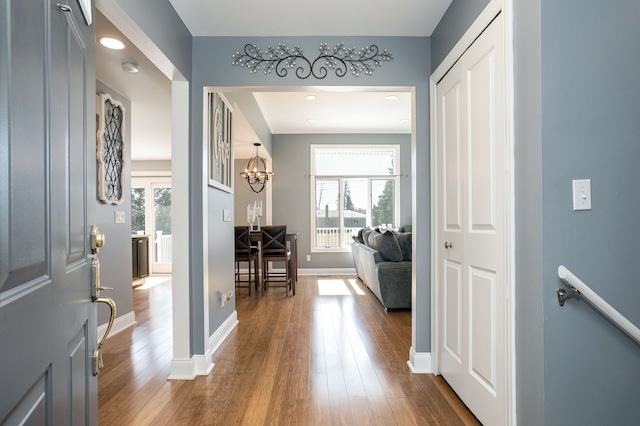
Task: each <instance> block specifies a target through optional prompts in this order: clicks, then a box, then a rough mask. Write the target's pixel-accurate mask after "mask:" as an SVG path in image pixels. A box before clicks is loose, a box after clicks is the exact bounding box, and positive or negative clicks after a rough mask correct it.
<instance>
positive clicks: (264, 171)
mask: <svg viewBox="0 0 640 426" xmlns="http://www.w3.org/2000/svg"><path fill="white" fill-rule="evenodd" d="M260 145H261V144H260V143H254V144H253V146H255V147H256V156H255V157H253V158H250V159H249V161H248V162H247V165H246V167H245V168H244V171H243V172H241V173H240V176H241V177H242V178H243V179H245V180H246V181H247V184H249V188H250V189H251V190H252V191H253V192H255V193H256V194H257V193H259V192H262V190H263V189H265V188H266V187H267V185H268V184H269V180H272V179H271V178H273V175H274V173H273V172H270V171H269V169H268V167H267V160H266V159H265V158H263V157H260V155H258V148H260Z"/></svg>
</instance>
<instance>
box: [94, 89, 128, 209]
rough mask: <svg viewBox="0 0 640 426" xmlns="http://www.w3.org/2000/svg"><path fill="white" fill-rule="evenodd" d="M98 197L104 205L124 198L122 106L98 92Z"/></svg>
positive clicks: (118, 202)
mask: <svg viewBox="0 0 640 426" xmlns="http://www.w3.org/2000/svg"><path fill="white" fill-rule="evenodd" d="M97 112H98V143H97V161H98V198H99V199H100V201H102V202H103V203H105V204H120V203H122V200H123V199H124V198H123V196H124V165H125V148H126V145H125V140H124V106H123V105H122V104H121V103H120V102H118V101H117V100H115V99H113V98H112V97H111V96H110V95H108V94H105V93H101V94H99V95H98V105H97Z"/></svg>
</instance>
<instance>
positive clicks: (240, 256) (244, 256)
mask: <svg viewBox="0 0 640 426" xmlns="http://www.w3.org/2000/svg"><path fill="white" fill-rule="evenodd" d="M235 232H236V288H248V289H249V296H251V285H252V284H253V286H254V287H255V289H256V291H258V285H259V275H258V258H259V252H260V250H259V249H258V247H255V246H252V245H251V240H250V238H249V227H248V226H236V227H235ZM242 262H247V265H248V272H243V271H241V270H240V264H241V263H242ZM252 264H253V275H252V273H251V265H252ZM245 277H246V279H245ZM260 288H261V289H262V294H264V287H262V286H260Z"/></svg>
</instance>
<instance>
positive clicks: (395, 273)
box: [351, 228, 411, 311]
mask: <svg viewBox="0 0 640 426" xmlns="http://www.w3.org/2000/svg"><path fill="white" fill-rule="evenodd" d="M351 252H352V254H353V262H354V264H355V267H356V274H357V275H358V278H360V280H361V281H362V282H363V283H364V284H365V285H366V286H367V288H368V289H369V290H371V292H372V293H373V294H374V295H375V296H376V297H377V298H378V300H379V301H380V302H381V303H382V306H384V309H385V311H390V310H406V309H411V232H395V231H386V232H378V231H377V230H373V229H370V228H363V229H361V230H360V231H359V232H358V235H354V237H353V241H352V243H351Z"/></svg>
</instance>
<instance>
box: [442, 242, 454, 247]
mask: <svg viewBox="0 0 640 426" xmlns="http://www.w3.org/2000/svg"><path fill="white" fill-rule="evenodd" d="M444 248H446V249H450V248H453V243H447V242H445V243H444Z"/></svg>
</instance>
